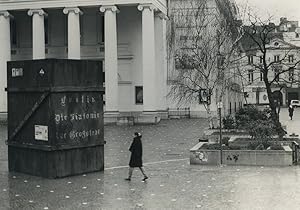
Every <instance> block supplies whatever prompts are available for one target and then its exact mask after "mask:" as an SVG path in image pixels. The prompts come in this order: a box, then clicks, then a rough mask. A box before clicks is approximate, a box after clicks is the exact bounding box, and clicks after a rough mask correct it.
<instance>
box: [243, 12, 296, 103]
mask: <svg viewBox="0 0 300 210" xmlns="http://www.w3.org/2000/svg"><path fill="white" fill-rule="evenodd" d="M269 25H270V26H271V28H273V30H272V32H271V33H270V34H269V36H270V40H269V41H268V43H266V45H265V46H266V50H267V53H266V61H267V62H268V64H270V65H271V68H272V71H269V74H268V79H269V80H270V81H272V80H273V79H274V83H273V85H272V92H273V93H274V95H275V96H276V98H277V99H278V101H279V102H280V104H281V105H283V106H286V105H288V104H289V102H290V100H293V99H299V98H300V86H299V80H300V74H299V65H298V63H299V61H300V38H299V34H298V32H299V27H298V21H288V20H287V18H280V23H279V25H275V24H273V23H269ZM257 29H258V30H259V27H257ZM242 46H243V49H244V54H243V63H244V64H243V70H242V71H243V74H244V77H243V78H244V84H245V88H244V92H245V96H246V98H245V99H246V101H245V103H247V104H256V105H267V104H268V103H269V100H268V96H267V92H266V88H265V83H264V81H263V73H262V72H261V71H260V66H261V65H263V58H262V56H263V55H262V53H261V52H260V50H259V49H258V46H257V45H256V44H254V43H253V41H252V40H251V39H249V38H247V37H246V36H245V37H243V39H242ZM278 72H284V73H283V74H281V75H280V76H279V77H277V78H275V75H276V74H278Z"/></svg>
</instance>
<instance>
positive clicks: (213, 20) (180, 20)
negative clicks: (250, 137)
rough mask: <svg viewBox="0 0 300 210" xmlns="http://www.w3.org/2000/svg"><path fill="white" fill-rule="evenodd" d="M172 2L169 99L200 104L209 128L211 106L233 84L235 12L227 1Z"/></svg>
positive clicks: (238, 33) (236, 41)
mask: <svg viewBox="0 0 300 210" xmlns="http://www.w3.org/2000/svg"><path fill="white" fill-rule="evenodd" d="M174 2H176V3H174V4H175V6H174V7H175V8H174V9H173V11H172V13H171V15H170V22H171V24H170V25H171V30H170V31H171V32H170V33H169V34H170V36H169V52H170V53H169V55H170V59H171V60H172V59H173V58H174V60H175V61H174V63H175V64H174V66H175V68H174V69H173V72H172V75H171V76H169V78H170V79H171V82H172V83H171V90H170V93H169V96H170V97H172V98H173V99H175V100H176V101H179V102H183V103H186V102H188V103H198V102H200V103H202V104H203V106H204V107H205V109H206V111H207V114H208V116H209V119H210V127H213V124H212V123H213V121H212V118H213V116H212V113H211V107H210V106H211V102H212V101H214V102H215V103H216V102H218V101H220V100H221V98H222V96H223V95H224V91H225V89H226V87H228V85H232V84H233V80H232V78H233V77H232V75H234V78H235V77H236V75H237V74H235V73H233V72H231V75H230V69H232V68H233V66H234V65H236V62H233V60H234V59H235V56H236V55H237V52H238V51H237V48H238V46H239V42H238V41H239V39H240V38H241V34H240V31H239V26H240V25H237V20H236V13H237V11H234V9H235V8H234V7H233V6H234V5H232V4H231V3H230V1H229V0H201V1H197V0H178V1H174ZM233 63H235V64H234V65H233ZM212 97H214V98H212Z"/></svg>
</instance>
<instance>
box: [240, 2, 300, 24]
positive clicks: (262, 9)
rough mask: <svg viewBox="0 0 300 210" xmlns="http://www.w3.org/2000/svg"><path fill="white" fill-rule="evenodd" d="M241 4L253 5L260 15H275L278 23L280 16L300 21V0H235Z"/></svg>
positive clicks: (265, 16)
mask: <svg viewBox="0 0 300 210" xmlns="http://www.w3.org/2000/svg"><path fill="white" fill-rule="evenodd" d="M235 1H236V3H237V4H238V5H239V6H240V5H246V4H247V3H248V5H249V6H250V7H252V8H253V9H254V10H255V11H257V13H258V14H259V16H264V19H265V18H268V17H269V16H272V17H274V18H273V22H275V23H278V21H279V18H280V17H287V18H288V20H298V21H299V22H300V0H235Z"/></svg>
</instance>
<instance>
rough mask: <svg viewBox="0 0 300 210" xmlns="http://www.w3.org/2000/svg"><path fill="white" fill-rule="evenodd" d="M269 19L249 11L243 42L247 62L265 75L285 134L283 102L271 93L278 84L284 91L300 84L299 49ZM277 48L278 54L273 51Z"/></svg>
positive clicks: (271, 102)
mask: <svg viewBox="0 0 300 210" xmlns="http://www.w3.org/2000/svg"><path fill="white" fill-rule="evenodd" d="M270 20H271V19H268V20H266V21H263V20H261V19H260V18H259V17H257V16H252V15H251V14H249V18H248V20H247V22H248V24H247V25H246V26H244V27H243V31H244V37H243V43H244V49H245V52H246V55H247V56H248V62H247V65H248V66H251V68H252V70H255V71H257V72H259V73H261V75H262V81H263V83H264V85H265V88H266V92H267V95H268V99H269V107H270V109H271V118H272V120H273V122H274V124H275V126H276V128H277V132H278V135H279V136H281V137H282V136H283V135H284V130H283V129H282V127H281V124H280V121H279V112H280V104H279V103H280V101H279V100H278V98H277V96H276V95H275V94H274V92H272V88H274V87H277V88H279V89H280V90H281V89H283V88H285V87H292V86H293V85H294V84H299V70H300V69H299V62H300V60H299V58H300V57H299V50H300V48H299V47H297V46H294V45H292V44H289V43H287V42H285V41H284V39H283V33H282V32H280V31H278V27H276V25H275V24H274V23H272V22H271V21H270ZM276 51H277V54H274V52H276ZM253 59H254V60H253ZM297 72H298V73H297Z"/></svg>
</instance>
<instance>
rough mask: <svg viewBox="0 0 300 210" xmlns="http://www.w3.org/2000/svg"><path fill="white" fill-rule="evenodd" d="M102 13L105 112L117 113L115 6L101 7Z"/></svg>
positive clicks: (116, 9)
mask: <svg viewBox="0 0 300 210" xmlns="http://www.w3.org/2000/svg"><path fill="white" fill-rule="evenodd" d="M100 11H101V12H104V52H105V58H104V59H105V60H104V64H105V66H104V68H105V111H106V112H118V110H119V109H118V108H119V105H118V104H119V97H118V43H117V17H116V13H117V12H119V10H118V8H117V7H116V6H102V7H100Z"/></svg>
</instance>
